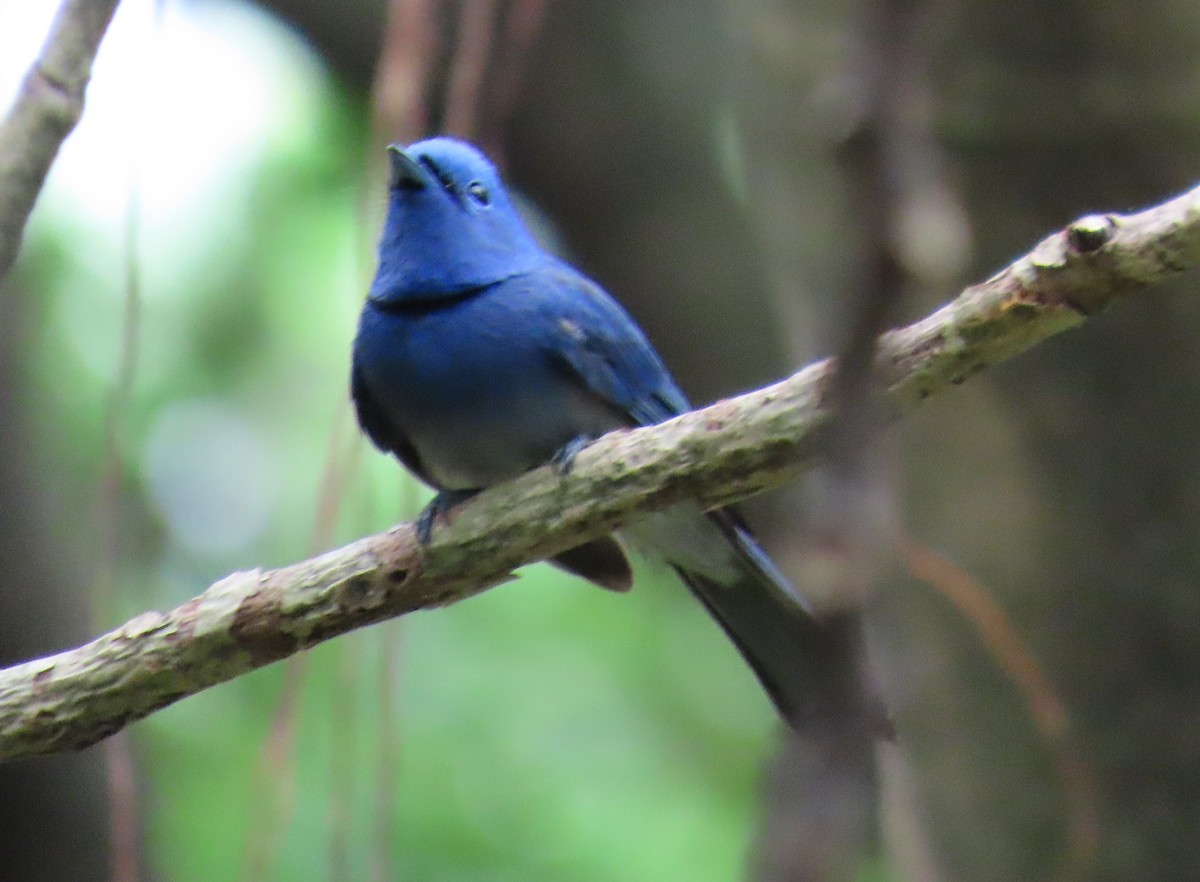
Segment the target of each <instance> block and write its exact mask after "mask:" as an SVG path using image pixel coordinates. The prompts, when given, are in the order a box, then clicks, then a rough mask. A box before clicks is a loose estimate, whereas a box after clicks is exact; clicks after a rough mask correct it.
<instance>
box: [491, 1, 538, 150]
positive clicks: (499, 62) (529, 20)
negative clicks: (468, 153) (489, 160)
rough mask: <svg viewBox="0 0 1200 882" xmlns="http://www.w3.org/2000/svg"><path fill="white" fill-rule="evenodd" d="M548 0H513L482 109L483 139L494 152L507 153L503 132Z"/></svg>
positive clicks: (503, 28) (502, 27) (522, 79)
mask: <svg viewBox="0 0 1200 882" xmlns="http://www.w3.org/2000/svg"><path fill="white" fill-rule="evenodd" d="M547 5H548V4H547V0H512V2H511V3H510V4H509V6H508V8H507V10H506V14H505V17H504V21H503V23H502V24H501V26H500V29H501V36H500V45H499V46H497V47H496V62H495V64H494V65H493V69H494V73H493V75H492V77H491V80H490V82H489V88H488V90H487V97H486V100H485V101H484V102H483V107H482V108H481V111H480V112H481V113H482V114H484V118H483V119H482V120H481V121H480V125H479V141H480V143H481V144H482V145H483V147H484V149H485V152H487V153H488V154H489V155H491V156H500V155H501V154H502V153H503V150H502V149H501V144H502V141H503V132H504V130H505V127H506V126H507V124H508V121H509V119H510V117H511V116H512V113H513V110H514V109H515V108H516V106H517V101H518V100H519V99H520V96H521V89H522V87H523V86H524V85H525V75H526V71H527V70H528V68H529V54H530V52H531V51H532V49H533V46H534V43H535V42H536V41H537V36H538V33H539V32H540V31H541V28H542V22H543V20H544V19H545V17H546V6H547Z"/></svg>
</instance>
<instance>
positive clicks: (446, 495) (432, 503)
mask: <svg viewBox="0 0 1200 882" xmlns="http://www.w3.org/2000/svg"><path fill="white" fill-rule="evenodd" d="M478 492H479V491H478V490H440V491H438V494H437V496H435V497H433V499H431V500H429V504H428V505H427V506H425V508H423V509H422V510H421V513H420V514H419V515H418V516H417V541H418V542H420V543H421V545H422V546H424V545H428V544H429V542H430V540H431V539H433V523H434V521H436V520H437V519H438V518H441V519H442V520H443V521H447V520H448V517H447V516H448V515H449V514H450V510H451V509H452V508H454V507H455V506H457V505H459V504H460V503H463V502H466V501H467V500H468V499H470V498H471V497H472V496H474V495H475V494H476V493H478Z"/></svg>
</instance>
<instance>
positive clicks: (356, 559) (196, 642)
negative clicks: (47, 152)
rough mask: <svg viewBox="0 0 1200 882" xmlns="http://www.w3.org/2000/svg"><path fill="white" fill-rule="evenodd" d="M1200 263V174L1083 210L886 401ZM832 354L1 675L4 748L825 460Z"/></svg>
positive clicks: (177, 692) (42, 748)
mask: <svg viewBox="0 0 1200 882" xmlns="http://www.w3.org/2000/svg"><path fill="white" fill-rule="evenodd" d="M1197 264H1200V188H1197V189H1195V190H1192V191H1190V192H1188V193H1185V194H1183V195H1182V196H1179V197H1177V198H1175V199H1172V200H1171V201H1169V202H1166V203H1164V204H1162V205H1159V206H1156V207H1154V208H1151V209H1148V210H1146V211H1143V212H1141V213H1138V214H1134V215H1128V216H1121V215H1104V216H1089V217H1086V218H1083V219H1081V220H1079V221H1076V222H1075V223H1074V224H1072V225H1070V226H1069V227H1068V228H1066V229H1065V230H1062V231H1061V232H1059V233H1056V234H1054V235H1052V236H1050V237H1048V238H1047V239H1045V240H1044V241H1043V242H1041V244H1039V245H1038V246H1037V247H1036V248H1034V250H1033V251H1032V252H1030V253H1029V254H1027V255H1026V256H1024V257H1022V258H1020V259H1019V260H1018V261H1016V263H1014V264H1012V265H1010V266H1008V267H1006V268H1005V269H1004V270H1002V271H1001V272H999V273H998V274H996V275H995V276H993V277H992V278H991V279H989V280H987V281H986V282H983V283H981V284H979V285H975V286H973V287H971V288H968V289H967V290H966V291H964V292H963V293H962V294H961V295H960V296H959V297H958V298H957V299H955V300H954V301H953V302H952V303H949V304H947V305H946V306H943V307H942V308H941V309H939V310H937V312H935V313H933V314H932V315H930V316H928V317H926V318H924V319H922V320H921V321H918V322H916V323H914V324H912V325H910V326H908V327H905V328H901V329H898V330H895V331H890V332H888V333H887V334H884V335H883V336H882V337H881V338H880V341H879V346H878V347H877V369H878V375H879V376H881V377H883V378H886V385H884V386H883V387H882V388H880V389H879V390H878V391H877V393H876V394H877V395H878V400H879V405H880V408H881V412H884V413H886V414H887V416H888V417H889V419H898V418H899V417H901V416H903V415H904V414H906V413H908V412H910V411H912V410H913V409H915V408H916V407H917V406H918V405H919V404H920V403H921V402H922V401H924V400H925V399H926V398H928V397H929V396H930V395H933V394H934V393H936V392H939V391H942V390H944V389H945V388H947V387H948V386H950V385H954V384H957V383H961V382H963V381H964V380H966V379H967V378H968V377H970V376H971V375H972V374H975V373H977V372H978V371H980V370H982V369H983V368H985V367H987V366H989V365H993V364H996V363H998V362H1001V361H1004V360H1006V359H1008V358H1012V357H1013V356H1015V355H1018V354H1019V353H1021V352H1024V351H1025V350H1026V349H1028V348H1029V347H1031V346H1033V345H1034V344H1035V343H1038V342H1039V341H1041V340H1044V339H1046V338H1047V337H1050V336H1052V335H1054V334H1057V333H1061V332H1062V331H1065V330H1067V329H1069V328H1073V327H1076V326H1078V325H1079V324H1081V323H1082V322H1083V321H1085V320H1086V318H1087V317H1088V316H1089V315H1092V314H1093V313H1095V312H1097V311H1099V310H1100V309H1103V308H1104V307H1106V306H1108V305H1110V304H1111V303H1113V302H1114V301H1115V300H1116V299H1117V298H1118V297H1119V296H1120V295H1121V294H1125V293H1128V292H1129V291H1131V290H1132V289H1135V288H1137V287H1140V286H1144V285H1146V284H1149V283H1151V282H1155V281H1160V280H1162V279H1165V278H1167V277H1169V276H1171V275H1174V274H1176V273H1178V272H1180V271H1182V270H1184V269H1188V268H1192V267H1195V266H1196V265H1197ZM830 370H831V368H830V365H829V362H828V361H823V362H818V363H816V364H813V365H810V366H808V367H807V368H805V369H803V370H801V371H800V372H799V373H797V374H795V375H793V376H791V377H789V378H788V379H786V380H783V381H781V382H779V383H776V384H774V385H772V386H768V387H767V388H765V389H760V390H758V391H755V392H751V393H748V394H746V395H742V396H739V397H737V398H731V399H728V400H724V401H720V402H717V403H716V404H714V405H711V406H709V407H706V408H703V409H701V410H698V411H693V412H691V413H687V414H684V415H682V416H680V417H677V418H675V419H673V420H670V421H669V422H667V423H664V424H662V425H659V426H651V427H647V428H643V429H635V430H631V431H619V432H613V433H611V434H609V435H606V436H604V437H603V438H601V439H599V440H598V441H596V442H595V443H594V444H592V445H591V446H590V447H588V448H586V449H585V450H583V451H582V452H581V453H580V454H579V456H578V457H577V458H576V460H575V462H574V464H573V468H572V471H571V472H570V473H569V474H567V475H562V474H559V473H558V471H556V470H554V469H552V468H548V467H547V468H540V469H536V470H534V471H532V472H530V473H528V474H526V475H522V476H521V477H519V478H517V479H516V480H513V481H510V482H508V483H506V484H503V485H501V486H497V487H494V488H491V489H490V490H487V491H485V492H483V493H481V494H479V495H478V496H476V497H475V498H473V499H472V500H470V501H469V502H467V503H464V504H463V505H462V506H461V508H459V509H458V510H457V511H456V512H455V516H454V518H453V523H452V524H450V525H448V526H446V527H444V528H439V529H437V530H435V531H434V535H433V541H432V542H431V543H430V544H429V545H428V546H427V547H425V548H424V549H422V548H421V547H419V545H418V544H417V541H416V537H415V533H414V529H413V526H412V525H411V524H402V525H400V526H398V527H395V528H393V529H392V530H389V531H388V532H386V533H381V534H378V535H375V536H369V537H367V538H365V539H360V540H358V541H357V542H354V543H352V544H350V545H348V546H346V547H344V548H340V549H337V550H335V551H330V552H328V553H326V554H323V555H320V556H319V557H316V558H313V559H311V560H306V561H302V562H300V563H297V564H294V565H292V566H288V567H283V568H280V569H277V570H270V571H260V570H255V571H252V572H240V573H234V574H232V575H230V576H228V577H226V578H225V579H222V580H221V581H220V582H218V583H216V584H215V585H213V586H212V587H210V588H209V589H208V590H207V591H205V592H204V593H203V594H201V595H199V596H198V597H195V598H193V599H192V600H190V601H188V602H187V603H185V604H183V605H182V606H180V607H177V608H176V609H174V610H172V611H170V612H168V613H165V614H164V613H160V612H146V613H143V614H142V615H140V616H138V617H136V618H134V619H132V620H131V621H129V622H127V623H126V624H124V625H123V626H121V627H120V628H118V629H116V630H115V631H111V632H109V633H108V634H105V635H103V636H102V637H99V638H98V639H96V640H94V641H92V642H91V643H88V644H86V645H85V646H81V647H79V648H76V649H72V650H68V651H66V652H62V653H59V654H58V655H54V656H50V657H48V658H43V659H37V660H34V661H30V662H26V663H24V664H20V665H16V666H14V667H11V668H7V669H5V670H3V671H0V759H11V758H15V757H19V756H30V755H34V754H44V753H52V752H54V751H60V750H70V749H74V748H79V747H84V746H86V745H89V744H94V743H95V742H97V741H99V740H100V739H102V738H105V737H107V736H108V735H111V734H112V733H113V732H116V731H118V730H120V729H122V728H124V727H125V726H126V725H128V724H129V723H130V722H132V721H134V720H138V719H141V718H143V717H145V716H147V715H149V714H151V713H153V712H154V711H155V710H158V709H159V708H162V707H165V706H166V705H168V704H172V703H173V702H175V701H178V700H179V699H180V698H183V697H185V696H187V695H191V694H194V693H196V692H199V691H200V690H202V689H206V688H208V687H209V686H213V685H215V684H217V683H221V682H224V681H226V680H229V679H232V678H233V677H236V676H238V675H239V674H243V673H246V672H247V671H250V670H252V669H254V668H257V667H261V666H262V665H266V664H269V663H271V662H273V661H277V660H279V659H281V658H286V657H288V656H290V655H294V654H295V653H297V652H299V651H300V650H302V649H306V648H308V647H310V646H313V645H315V644H317V643H320V642H321V641H323V640H328V639H329V638H331V637H334V636H337V635H339V634H343V633H346V632H347V631H350V630H352V629H354V628H359V627H362V626H364V625H368V624H372V623H374V622H379V621H382V620H384V619H388V618H392V617H395V616H399V615H403V614H405V613H408V612H412V611H414V610H418V609H427V608H431V607H436V606H442V605H445V604H448V603H453V602H455V601H458V600H461V599H464V598H466V597H470V596H472V595H474V594H477V593H479V592H480V591H483V590H485V589H487V588H489V587H491V586H494V585H497V584H499V583H501V582H504V581H507V580H508V579H510V578H511V572H512V570H513V569H514V568H516V567H518V566H521V565H522V564H525V563H528V562H530V561H533V560H541V559H544V558H547V557H552V556H553V555H555V554H559V553H561V552H562V551H565V550H566V549H568V548H571V547H573V546H575V545H578V544H580V543H582V542H584V541H587V540H590V539H593V538H596V537H598V536H601V535H603V534H605V533H608V532H610V531H612V530H613V529H614V528H615V527H617V526H619V525H621V524H624V523H627V522H629V521H631V520H635V519H636V518H637V516H638V515H639V514H644V513H646V512H650V511H655V510H660V509H662V508H665V507H667V506H669V505H671V504H673V503H677V502H680V501H682V500H685V499H697V500H699V501H700V502H701V503H702V504H705V505H721V504H725V503H729V502H733V501H736V500H737V499H740V498H742V497H745V496H748V495H750V494H752V493H756V492H758V491H761V490H765V489H767V488H769V487H773V486H778V485H779V484H780V483H782V482H783V481H785V480H787V479H789V478H793V477H795V476H796V475H797V474H798V473H799V472H800V470H801V469H803V468H805V467H807V466H810V465H811V464H812V460H813V455H814V452H815V451H816V450H817V449H818V448H819V447H820V445H821V443H822V435H823V434H824V432H826V431H827V430H828V422H829V402H828V399H827V395H826V394H825V393H826V388H825V387H826V384H827V381H828V378H829V376H830Z"/></svg>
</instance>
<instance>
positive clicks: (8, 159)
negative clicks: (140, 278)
mask: <svg viewBox="0 0 1200 882" xmlns="http://www.w3.org/2000/svg"><path fill="white" fill-rule="evenodd" d="M116 8H117V0H66V2H64V3H63V5H62V6H61V7H59V10H58V14H57V15H56V16H55V18H54V24H53V25H51V28H50V34H49V36H48V37H47V38H46V43H45V45H44V46H43V47H42V52H41V55H40V56H39V57H38V60H37V61H36V62H35V63H34V65H33V67H32V68H31V69H30V71H29V73H28V74H26V76H25V81H24V83H22V85H21V91H20V93H19V94H18V95H17V100H16V102H15V103H14V104H13V106H12V109H11V110H10V111H9V113H8V116H7V117H6V118H5V120H4V122H3V123H2V124H0V279H3V278H4V277H5V276H6V275H8V271H9V269H11V268H12V264H13V261H14V260H15V259H16V256H17V251H18V250H19V249H20V247H21V239H22V237H23V235H24V232H25V223H26V221H28V219H29V214H30V212H31V211H33V205H34V203H35V202H36V201H37V197H38V194H39V193H41V191H42V185H43V184H44V183H45V181H46V175H47V173H48V172H49V171H50V166H51V165H52V164H53V163H54V159H55V157H56V156H58V150H59V148H60V147H61V146H62V142H63V140H64V139H66V137H67V135H69V134H70V133H71V130H72V129H74V128H75V125H76V124H77V123H78V122H79V118H80V116H81V115H82V114H83V96H84V91H85V90H86V89H87V83H88V79H89V78H90V77H91V73H92V62H93V61H94V60H95V57H96V52H97V50H98V49H99V48H100V40H101V39H102V38H103V37H104V32H105V31H106V30H107V29H108V24H109V22H110V21H111V20H112V17H113V13H114V12H116Z"/></svg>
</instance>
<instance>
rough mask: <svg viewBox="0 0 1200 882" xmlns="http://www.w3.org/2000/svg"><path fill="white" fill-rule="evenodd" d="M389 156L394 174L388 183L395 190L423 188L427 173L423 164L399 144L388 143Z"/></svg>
mask: <svg viewBox="0 0 1200 882" xmlns="http://www.w3.org/2000/svg"><path fill="white" fill-rule="evenodd" d="M387 149H388V158H389V159H391V161H392V175H391V178H390V179H389V180H388V185H389V186H390V187H391V188H392V189H393V190H394V189H396V188H398V187H403V188H406V189H409V190H423V189H424V188H425V181H426V174H425V169H424V168H422V167H421V164H420V163H419V162H417V161H416V160H414V159H413V158H412V157H411V156H409V155H408V154H407V153H405V152H404V148H403V147H401V146H400V145H399V144H388V148H387Z"/></svg>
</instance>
